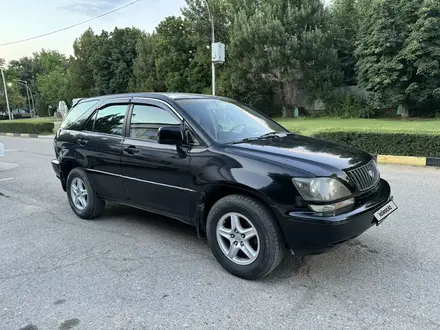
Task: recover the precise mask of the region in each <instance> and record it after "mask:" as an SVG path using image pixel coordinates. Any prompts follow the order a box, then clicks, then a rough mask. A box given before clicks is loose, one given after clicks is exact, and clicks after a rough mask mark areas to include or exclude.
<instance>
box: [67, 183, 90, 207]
mask: <svg viewBox="0 0 440 330" xmlns="http://www.w3.org/2000/svg"><path fill="white" fill-rule="evenodd" d="M70 195H71V198H72V202H73V205H75V207H76V208H77V209H78V210H80V211H83V210H85V208H86V207H87V204H88V195H87V188H86V185H85V184H84V181H83V180H81V179H80V178H74V179H73V180H72V183H71V185H70Z"/></svg>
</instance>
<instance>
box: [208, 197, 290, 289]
mask: <svg viewBox="0 0 440 330" xmlns="http://www.w3.org/2000/svg"><path fill="white" fill-rule="evenodd" d="M207 235H208V242H209V245H210V247H211V250H212V252H213V254H214V256H215V258H216V259H217V261H218V262H219V263H220V264H221V265H222V266H223V267H224V268H225V269H226V270H227V271H229V272H230V273H231V274H234V275H236V276H239V277H242V278H245V279H249V280H255V279H258V278H261V277H264V276H266V275H268V274H269V273H270V272H272V271H273V270H274V269H275V268H276V267H277V266H278V265H279V263H280V261H281V259H282V257H283V254H284V244H283V238H282V235H281V233H280V230H279V227H278V225H277V223H276V221H275V219H274V217H273V215H272V214H271V213H270V212H269V210H268V209H267V208H266V206H265V205H263V204H262V203H260V202H259V201H257V200H255V199H253V198H251V197H247V196H243V195H229V196H226V197H224V198H222V199H221V200H219V201H218V202H217V203H216V204H215V205H214V206H213V207H212V209H211V211H210V212H209V215H208V221H207Z"/></svg>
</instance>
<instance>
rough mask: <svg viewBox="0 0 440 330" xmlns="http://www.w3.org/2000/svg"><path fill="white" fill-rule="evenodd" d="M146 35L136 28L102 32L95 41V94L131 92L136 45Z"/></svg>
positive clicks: (92, 62) (92, 64) (93, 54)
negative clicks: (129, 88) (130, 83)
mask: <svg viewBox="0 0 440 330" xmlns="http://www.w3.org/2000/svg"><path fill="white" fill-rule="evenodd" d="M142 36H143V33H142V31H140V30H139V29H136V28H124V29H118V28H115V29H114V31H113V32H111V33H108V32H106V31H102V33H101V34H100V35H99V36H97V38H96V41H94V42H93V44H94V49H95V51H93V53H92V55H91V67H92V72H93V80H94V88H93V91H92V93H93V94H114V93H125V92H127V91H128V84H129V81H130V79H131V77H132V74H133V64H134V61H135V58H136V56H137V53H136V44H137V42H138V40H139V39H141V38H142Z"/></svg>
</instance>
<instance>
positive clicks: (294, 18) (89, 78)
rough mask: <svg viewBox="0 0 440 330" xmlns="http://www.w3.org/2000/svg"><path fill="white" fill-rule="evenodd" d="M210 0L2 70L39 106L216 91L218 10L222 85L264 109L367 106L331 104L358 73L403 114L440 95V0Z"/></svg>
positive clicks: (381, 101)
mask: <svg viewBox="0 0 440 330" xmlns="http://www.w3.org/2000/svg"><path fill="white" fill-rule="evenodd" d="M206 1H207V2H208V4H209V10H208V6H207V4H206ZM206 1H205V0H186V6H185V7H184V8H182V15H181V16H180V17H166V18H165V19H163V20H162V21H161V22H160V23H159V24H158V26H157V27H156V29H155V30H154V32H152V33H145V32H143V31H140V30H139V29H136V28H122V29H120V28H115V29H114V30H113V31H101V32H100V33H95V32H94V31H93V30H92V29H90V28H89V29H87V30H86V31H84V33H83V34H82V35H81V36H79V38H78V39H76V40H75V42H74V44H73V55H72V56H71V57H70V58H66V57H65V56H64V55H62V54H59V53H58V52H56V51H50V50H44V49H43V50H41V51H40V52H37V53H34V54H33V55H32V56H29V57H23V58H21V59H18V60H14V61H10V63H9V64H8V65H5V64H4V63H3V64H4V65H5V72H6V76H7V80H11V81H15V80H24V81H27V82H28V83H29V86H30V87H31V89H32V91H33V94H34V96H35V97H34V98H35V101H36V105H37V107H38V108H39V111H40V113H41V114H46V113H47V108H48V106H52V107H55V106H56V105H57V104H58V102H59V101H61V100H64V101H66V102H67V103H68V104H69V103H70V102H71V99H72V98H77V97H91V96H94V95H102V94H112V93H124V92H131V91H139V92H141V91H144V92H148V91H151V92H164V91H172V92H195V93H211V18H210V15H209V13H211V14H212V17H213V18H214V27H215V40H216V41H217V42H218V41H220V42H223V43H225V44H226V63H225V64H223V65H216V72H217V93H218V94H220V95H225V96H229V97H232V98H235V99H237V100H239V101H242V102H245V103H247V104H250V105H253V106H255V107H257V108H259V109H262V110H264V111H265V112H266V113H268V114H271V115H279V114H281V111H282V113H283V114H284V115H292V113H293V110H294V109H295V108H296V107H306V108H307V107H308V105H309V104H310V102H309V101H310V100H312V99H316V98H319V99H323V100H324V101H325V102H326V103H327V108H328V109H330V108H331V107H332V104H342V105H344V106H338V107H339V108H338V109H339V110H341V109H342V111H343V112H344V114H345V115H347V114H348V113H350V114H349V115H350V116H351V115H353V114H352V113H362V116H365V111H363V110H362V109H361V108H363V107H364V105H363V103H362V102H361V103H362V104H361V103H359V104H356V106H353V104H354V103H356V102H354V101H353V98H351V97H350V96H347V97H345V99H344V98H340V100H339V101H341V102H339V103H338V102H333V103H331V100H335V98H336V97H335V95H336V96H337V93H335V92H334V89H335V87H338V86H341V85H350V86H351V85H355V84H358V85H360V86H361V87H365V88H366V89H367V90H368V91H369V92H370V104H371V105H373V106H374V107H375V108H386V107H392V108H394V107H397V106H399V105H403V114H404V115H408V112H409V110H408V109H409V108H410V107H411V109H412V110H411V111H412V112H414V113H416V111H418V110H417V108H418V107H426V106H432V107H435V106H438V105H439V103H440V100H439V99H440V60H439V58H440V41H439V38H438V32H439V31H440V2H438V1H435V0H333V1H332V3H331V5H330V7H325V6H324V1H323V0H265V1H262V0H206ZM1 64H2V63H1V61H0V65H1ZM16 90H17V91H18V96H17V95H15V94H14V95H12V94H13V93H15V92H13V91H11V95H12V97H11V98H12V99H14V100H15V101H17V102H18V103H20V102H22V101H23V97H26V89H25V88H23V87H22V86H17V87H16ZM19 96H21V97H22V98H20V97H19ZM15 101H14V102H15ZM436 104H437V105H436ZM415 105H417V107H416V106H415ZM348 108H353V109H355V110H356V111H348V110H347V109H348ZM328 109H327V110H328ZM344 109H345V110H344ZM370 110H371V109H370V108H368V109H367V110H366V111H367V112H368V113H367V115H368V116H370V115H371V114H373V113H374V111H373V110H371V111H370ZM419 113H420V112H419Z"/></svg>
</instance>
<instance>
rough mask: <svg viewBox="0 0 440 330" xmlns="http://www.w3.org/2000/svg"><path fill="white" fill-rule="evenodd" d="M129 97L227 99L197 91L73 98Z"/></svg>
mask: <svg viewBox="0 0 440 330" xmlns="http://www.w3.org/2000/svg"><path fill="white" fill-rule="evenodd" d="M128 97H149V98H155V99H161V100H165V101H166V100H183V99H213V98H214V99H219V100H220V99H225V98H224V97H221V96H213V95H206V94H196V93H123V94H112V95H102V96H96V97H88V98H76V99H74V100H73V104H76V103H78V102H81V101H86V100H93V99H100V100H111V99H115V98H128Z"/></svg>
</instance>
